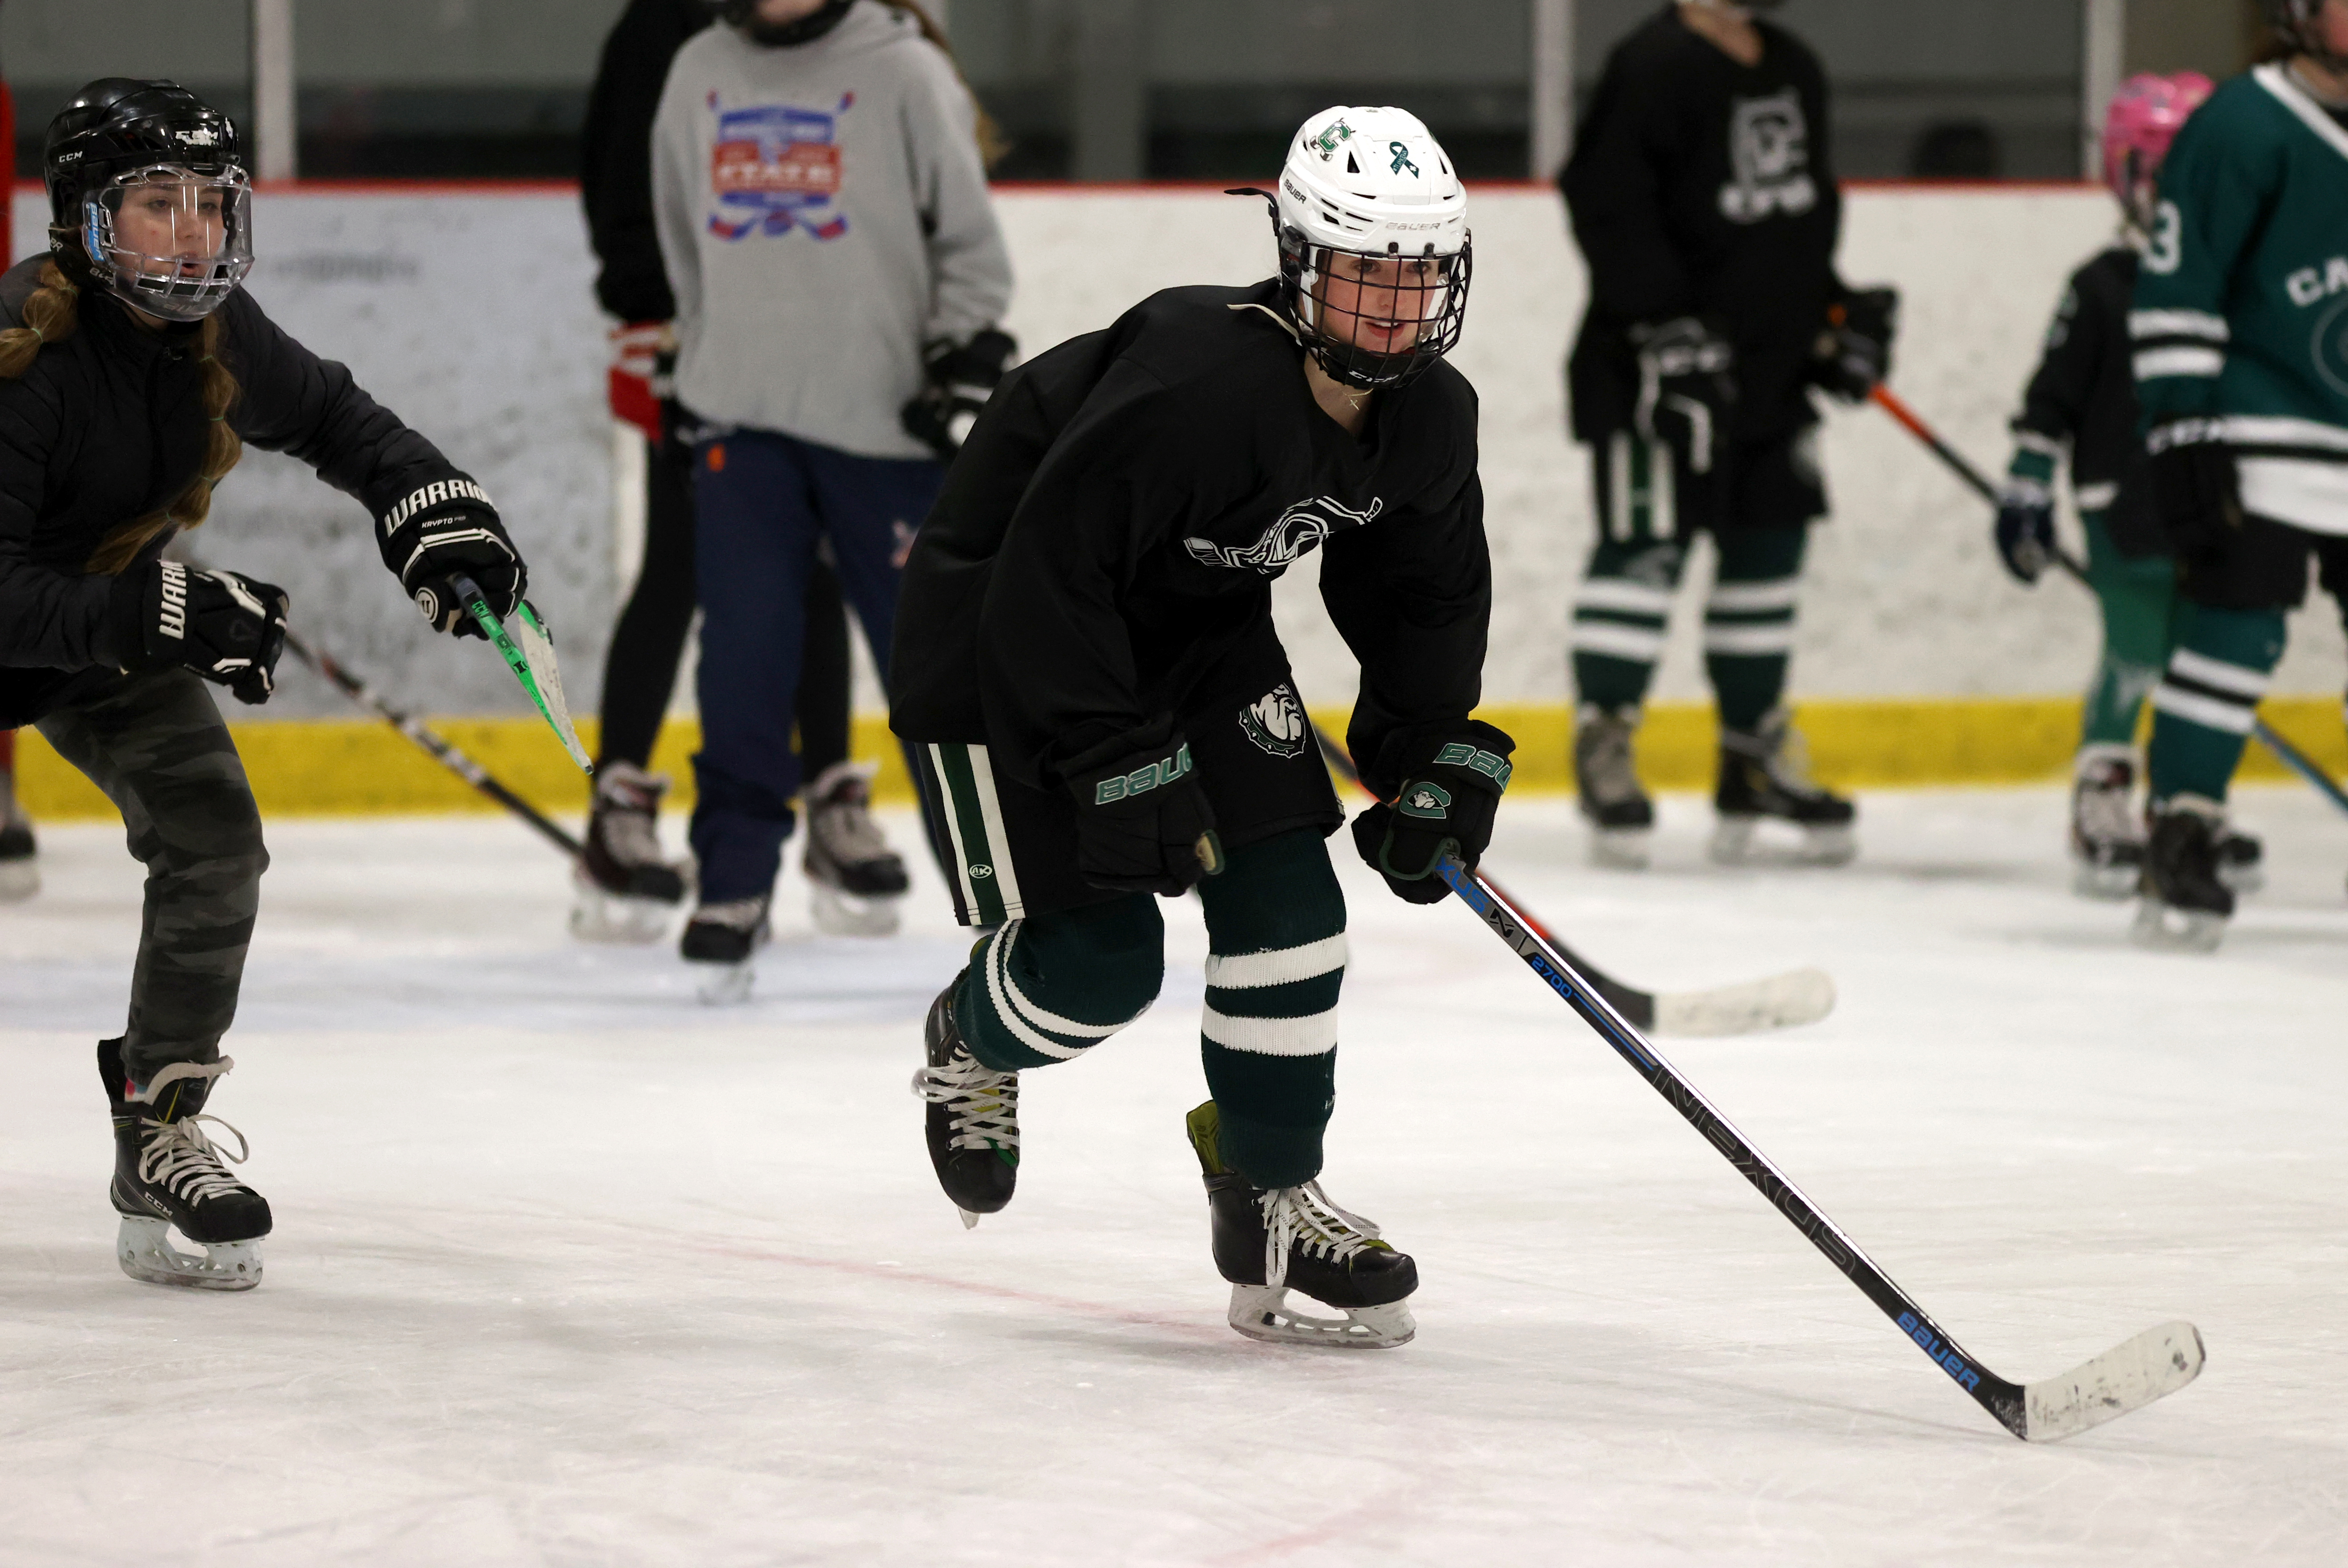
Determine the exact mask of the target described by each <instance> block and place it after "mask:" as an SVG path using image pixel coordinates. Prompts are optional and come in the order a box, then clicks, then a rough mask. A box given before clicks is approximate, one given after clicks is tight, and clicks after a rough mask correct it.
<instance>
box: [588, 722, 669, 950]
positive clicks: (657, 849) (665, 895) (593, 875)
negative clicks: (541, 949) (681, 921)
mask: <svg viewBox="0 0 2348 1568" xmlns="http://www.w3.org/2000/svg"><path fill="white" fill-rule="evenodd" d="M667 789H668V780H667V779H659V778H655V777H654V776H653V775H651V774H649V773H646V772H645V771H644V769H641V768H638V767H636V766H635V765H634V764H633V763H630V762H611V763H607V764H605V765H604V769H603V771H602V773H601V774H600V775H599V776H598V777H597V778H596V780H595V804H594V808H593V810H592V813H591V814H590V816H589V817H588V820H587V841H586V845H585V848H584V849H583V851H582V852H581V854H580V857H579V861H578V863H577V864H576V865H575V866H574V867H573V868H572V886H573V888H574V890H575V897H574V899H573V902H572V906H571V934H572V935H573V936H575V937H577V938H579V939H580V940H581V941H582V942H613V943H623V944H631V945H636V946H648V945H650V944H653V943H655V942H658V941H660V940H662V939H663V938H664V937H665V936H666V935H667V934H669V932H670V931H672V930H673V929H675V924H676V915H677V911H678V910H679V909H681V908H683V907H684V903H685V895H686V894H687V893H688V892H691V891H692V886H693V861H691V860H690V859H689V858H688V859H686V860H683V861H670V860H667V859H665V858H664V856H663V854H662V851H661V842H660V802H661V797H662V795H663V794H664V793H665V792H666V790H667Z"/></svg>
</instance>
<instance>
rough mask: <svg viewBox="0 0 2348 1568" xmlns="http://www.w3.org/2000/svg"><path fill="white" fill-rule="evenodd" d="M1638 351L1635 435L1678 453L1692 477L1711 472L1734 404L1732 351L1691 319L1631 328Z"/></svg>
mask: <svg viewBox="0 0 2348 1568" xmlns="http://www.w3.org/2000/svg"><path fill="white" fill-rule="evenodd" d="M1631 344H1632V347H1634V348H1636V349H1637V350H1638V351H1639V402H1638V407H1637V408H1636V409H1635V410H1634V411H1633V413H1632V423H1633V424H1634V425H1635V426H1636V428H1637V429H1638V432H1639V434H1640V435H1642V436H1643V437H1644V438H1647V439H1648V440H1650V441H1661V442H1663V443H1664V444H1665V445H1667V446H1669V447H1670V448H1671V449H1673V451H1675V452H1677V453H1679V454H1680V458H1681V460H1682V461H1684V462H1685V463H1686V464H1687V469H1688V471H1689V472H1690V473H1693V474H1709V473H1710V472H1712V467H1713V459H1714V458H1715V456H1716V455H1717V454H1718V453H1719V451H1720V449H1721V443H1722V442H1723V441H1724V440H1725V438H1726V436H1727V434H1728V432H1727V429H1726V425H1727V417H1728V410H1729V409H1730V408H1731V407H1734V406H1735V402H1736V375H1735V368H1736V350H1735V347H1734V346H1732V345H1731V344H1730V343H1729V341H1728V339H1727V338H1725V337H1724V336H1722V335H1720V334H1719V333H1718V332H1717V331H1715V330H1714V328H1713V327H1711V326H1710V325H1707V324H1705V323H1704V322H1701V321H1698V320H1697V319H1696V318H1695V317H1694V316H1692V315H1684V316H1680V317H1677V318H1676V319H1674V320H1672V321H1666V322H1662V323H1658V324H1656V325H1652V326H1634V327H1632V329H1631Z"/></svg>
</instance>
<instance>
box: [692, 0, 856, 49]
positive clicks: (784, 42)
mask: <svg viewBox="0 0 2348 1568" xmlns="http://www.w3.org/2000/svg"><path fill="white" fill-rule="evenodd" d="M855 4H856V0H824V3H823V4H822V5H819V6H817V7H816V8H815V9H814V10H812V11H810V12H808V14H807V15H804V16H802V17H800V18H799V19H798V21H796V22H785V23H784V24H782V26H772V25H770V24H768V23H765V22H761V21H759V20H758V0H717V17H718V20H720V21H722V22H724V23H726V25H727V26H731V27H736V28H739V29H740V30H741V33H742V36H744V37H746V38H747V39H749V40H750V42H752V43H754V44H763V45H765V46H767V47H768V48H775V49H787V48H789V47H790V46H792V45H794V44H812V43H814V42H815V41H816V40H817V39H818V38H820V37H822V36H824V35H825V34H826V33H829V32H830V31H831V30H832V29H833V28H834V27H837V26H839V22H840V18H841V17H843V16H845V15H848V11H849V7H850V6H851V5H855Z"/></svg>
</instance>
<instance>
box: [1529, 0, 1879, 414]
mask: <svg viewBox="0 0 2348 1568" xmlns="http://www.w3.org/2000/svg"><path fill="white" fill-rule="evenodd" d="M1754 25H1755V26H1756V27H1758V28H1759V29H1760V33H1761V39H1762V45H1763V49H1762V56H1761V63H1760V64H1759V65H1757V66H1754V67H1745V66H1741V65H1739V64H1737V63H1736V61H1735V60H1733V59H1731V58H1730V57H1728V55H1727V54H1726V53H1725V51H1723V50H1722V49H1721V48H1720V47H1719V46H1716V45H1714V44H1712V43H1709V42H1707V41H1706V40H1704V38H1703V37H1701V36H1698V35H1697V34H1695V33H1694V32H1693V31H1692V30H1690V28H1689V27H1688V26H1687V25H1686V24H1685V23H1684V22H1683V21H1681V20H1680V18H1679V7H1678V6H1677V5H1665V6H1664V7H1663V12H1662V13H1661V14H1660V15H1656V16H1655V17H1653V18H1652V19H1651V20H1650V21H1648V22H1647V24H1646V25H1645V26H1642V27H1641V28H1640V29H1639V30H1638V31H1637V32H1635V33H1633V34H1632V35H1631V36H1630V37H1628V38H1626V39H1624V40H1623V41H1622V44H1621V45H1619V46H1617V47H1616V48H1615V50H1614V52H1613V53H1612V55H1610V56H1608V57H1607V60H1606V68H1605V70H1604V72H1603V73H1602V74H1601V76H1600V77H1599V80H1598V88H1597V91H1596V93H1595V95H1594V96H1593V97H1592V98H1591V103H1590V111H1589V113H1588V114H1587V115H1585V116H1584V117H1583V119H1582V122H1581V129H1580V130H1579V131H1578V132H1577V133H1576V139H1575V141H1574V150H1573V157H1572V159H1571V160H1570V161H1568V163H1567V164H1566V166H1565V169H1564V170H1563V172H1562V173H1560V175H1559V177H1558V184H1559V188H1560V190H1562V191H1564V193H1565V200H1566V205H1567V207H1568V209H1569V210H1570V212H1571V215H1572V220H1573V232H1574V237H1575V239H1577V240H1578V241H1580V242H1581V253H1582V255H1583V256H1584V258H1586V259H1587V261H1588V263H1589V265H1590V308H1589V311H1588V313H1587V314H1586V315H1584V316H1583V317H1582V323H1581V336H1580V338H1579V340H1578V341H1577V342H1576V343H1575V345H1574V349H1573V357H1572V361H1571V364H1570V369H1569V372H1568V380H1569V384H1570V391H1571V394H1572V400H1573V433H1574V435H1575V436H1576V437H1578V438H1581V439H1582V440H1585V441H1601V440H1603V439H1605V438H1607V437H1609V436H1611V435H1612V434H1613V433H1614V432H1615V431H1617V430H1621V429H1624V428H1628V427H1629V425H1630V423H1631V416H1632V407H1633V406H1634V403H1635V400H1636V397H1637V391H1638V362H1637V357H1636V356H1635V354H1634V353H1633V351H1632V346H1631V340H1630V329H1631V328H1632V326H1634V325H1639V324H1642V323H1653V322H1662V321H1668V320H1671V319H1672V318H1673V317H1676V316H1684V315H1694V316H1701V317H1704V318H1705V319H1706V320H1709V321H1711V322H1712V323H1713V324H1714V325H1715V326H1717V327H1719V328H1720V329H1722V330H1724V331H1725V332H1726V333H1727V335H1729V337H1730V338H1731V339H1732V340H1733V341H1734V342H1735V346H1736V360H1737V362H1736V378H1737V382H1738V386H1739V388H1740V392H1741V397H1740V400H1739V402H1738V405H1737V412H1736V414H1735V416H1734V418H1733V419H1732V422H1731V434H1732V436H1733V437H1734V438H1736V439H1739V440H1761V439H1767V438H1774V437H1778V436H1782V435H1785V434H1787V433H1790V432H1792V431H1794V430H1797V429H1800V428H1803V427H1805V426H1807V425H1810V424H1813V423H1815V422H1816V421H1817V418H1818V414H1817V411H1816V410H1815V409H1814V408H1813V407H1811V404H1810V399H1809V397H1808V394H1807V390H1806V385H1807V373H1808V366H1809V362H1810V356H1811V353H1812V349H1813V346H1814V345H1815V344H1816V342H1817V339H1818V331H1819V328H1820V327H1821V326H1822V325H1824V323H1825V318H1826V310H1827V306H1828V304H1829V303H1830V301H1831V299H1832V298H1833V295H1834V294H1835V293H1836V292H1837V290H1838V286H1839V285H1838V284H1836V282H1835V277H1834V252H1835V243H1836V241H1837V239H1838V236H1839V234H1840V232H1841V228H1842V197H1841V193H1840V192H1839V191H1838V189H1837V188H1836V185H1835V179H1834V170H1832V168H1831V167H1830V166H1829V164H1828V154H1827V138H1828V123H1827V87H1826V73H1825V71H1824V70H1823V69H1822V68H1821V67H1819V65H1818V57H1816V56H1815V55H1813V54H1811V53H1810V51H1809V50H1808V48H1807V47H1806V46H1804V45H1803V44H1802V43H1801V41H1800V40H1799V39H1797V38H1796V37H1795V36H1793V35H1792V34H1791V33H1788V32H1787V31H1786V30H1785V29H1784V28H1783V27H1779V26H1775V25H1773V24H1771V23H1768V22H1763V21H1756V23H1755V24H1754Z"/></svg>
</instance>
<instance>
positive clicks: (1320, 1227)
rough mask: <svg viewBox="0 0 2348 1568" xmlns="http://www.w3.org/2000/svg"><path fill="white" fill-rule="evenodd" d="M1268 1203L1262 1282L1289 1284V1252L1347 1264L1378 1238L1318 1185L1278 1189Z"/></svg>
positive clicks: (1267, 1196) (1370, 1227) (1368, 1225)
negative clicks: (1298, 1251) (1300, 1250)
mask: <svg viewBox="0 0 2348 1568" xmlns="http://www.w3.org/2000/svg"><path fill="white" fill-rule="evenodd" d="M1261 1201H1262V1204H1263V1283H1264V1284H1266V1285H1267V1286H1272V1287H1277V1286H1280V1285H1283V1284H1287V1283H1288V1253H1289V1249H1290V1248H1291V1247H1302V1248H1303V1249H1304V1251H1305V1252H1306V1253H1309V1254H1312V1255H1313V1256H1316V1257H1324V1258H1327V1259H1328V1260H1329V1261H1330V1262H1331V1263H1345V1262H1347V1261H1349V1260H1350V1259H1352V1258H1353V1256H1354V1254H1355V1253H1359V1252H1362V1251H1364V1250H1365V1249H1366V1248H1367V1247H1368V1246H1369V1245H1370V1244H1371V1243H1373V1242H1375V1241H1376V1240H1377V1239H1378V1228H1377V1226H1375V1225H1374V1224H1372V1223H1371V1222H1369V1221H1367V1220H1365V1219H1364V1218H1362V1217H1361V1216H1360V1215H1359V1214H1354V1213H1348V1212H1346V1211H1344V1210H1343V1209H1340V1208H1339V1207H1337V1205H1336V1204H1334V1203H1333V1202H1330V1201H1329V1194H1328V1193H1326V1192H1323V1191H1322V1190H1321V1183H1320V1182H1318V1181H1307V1182H1306V1183H1305V1184H1304V1185H1303V1186H1302V1187H1274V1188H1272V1189H1270V1190H1269V1191H1266V1192H1265V1193H1264V1194H1263V1197H1262V1200H1261Z"/></svg>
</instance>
